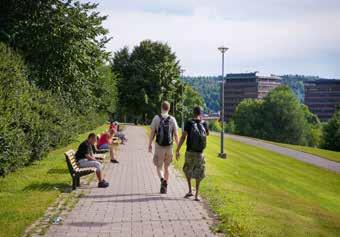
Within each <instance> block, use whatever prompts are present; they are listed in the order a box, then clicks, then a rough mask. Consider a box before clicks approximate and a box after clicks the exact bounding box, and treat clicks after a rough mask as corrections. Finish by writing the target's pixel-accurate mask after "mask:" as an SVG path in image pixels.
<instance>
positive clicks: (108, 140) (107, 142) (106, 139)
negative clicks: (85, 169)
mask: <svg viewBox="0 0 340 237" xmlns="http://www.w3.org/2000/svg"><path fill="white" fill-rule="evenodd" d="M114 133H115V131H114V130H113V129H112V128H110V129H109V131H107V132H104V133H103V134H101V135H100V138H99V140H98V143H97V148H98V149H99V150H100V149H109V151H110V158H111V162H112V163H119V162H118V160H116V159H115V155H114V152H113V144H112V137H113V135H114Z"/></svg>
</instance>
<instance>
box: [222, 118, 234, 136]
mask: <svg viewBox="0 0 340 237" xmlns="http://www.w3.org/2000/svg"><path fill="white" fill-rule="evenodd" d="M224 131H225V132H226V133H235V122H234V120H232V119H230V120H229V122H228V123H226V124H225V125H224Z"/></svg>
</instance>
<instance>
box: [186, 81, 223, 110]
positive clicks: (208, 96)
mask: <svg viewBox="0 0 340 237" xmlns="http://www.w3.org/2000/svg"><path fill="white" fill-rule="evenodd" d="M219 80H221V77H213V76H211V77H208V76H207V77H204V76H198V77H184V78H183V81H184V82H186V83H188V84H189V85H190V86H192V87H193V88H194V89H195V90H197V91H198V93H199V94H200V95H201V96H202V97H203V99H204V102H205V105H206V107H207V111H206V112H217V111H220V110H221V108H220V94H221V93H220V91H221V86H220V84H219V82H218V81H219Z"/></svg>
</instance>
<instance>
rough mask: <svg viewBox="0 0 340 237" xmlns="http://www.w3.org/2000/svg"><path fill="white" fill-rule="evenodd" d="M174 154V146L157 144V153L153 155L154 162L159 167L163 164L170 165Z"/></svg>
mask: <svg viewBox="0 0 340 237" xmlns="http://www.w3.org/2000/svg"><path fill="white" fill-rule="evenodd" d="M173 156H174V152H173V146H160V145H158V144H157V143H156V144H155V153H154V155H153V163H154V165H155V166H157V167H162V166H163V164H164V165H167V166H169V165H170V163H171V162H172V158H173Z"/></svg>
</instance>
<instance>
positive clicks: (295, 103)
mask: <svg viewBox="0 0 340 237" xmlns="http://www.w3.org/2000/svg"><path fill="white" fill-rule="evenodd" d="M233 121H234V124H235V132H236V133H238V134H241V135H246V136H253V137H258V138H262V139H267V140H271V141H277V142H284V143H290V144H300V145H312V146H315V145H317V144H318V143H319V142H320V130H319V126H320V121H319V120H318V119H317V117H316V116H315V115H314V114H312V113H311V112H310V111H309V110H308V108H307V107H306V106H304V105H302V104H301V103H300V102H299V100H298V98H297V97H296V96H295V94H294V93H293V91H292V90H291V89H290V88H289V87H288V86H280V87H277V88H275V89H274V90H272V91H271V92H269V93H268V95H267V96H266V97H265V98H264V99H263V101H259V100H252V99H246V100H244V101H242V102H241V103H240V104H239V105H238V106H237V109H236V112H235V114H234V116H233Z"/></svg>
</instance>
